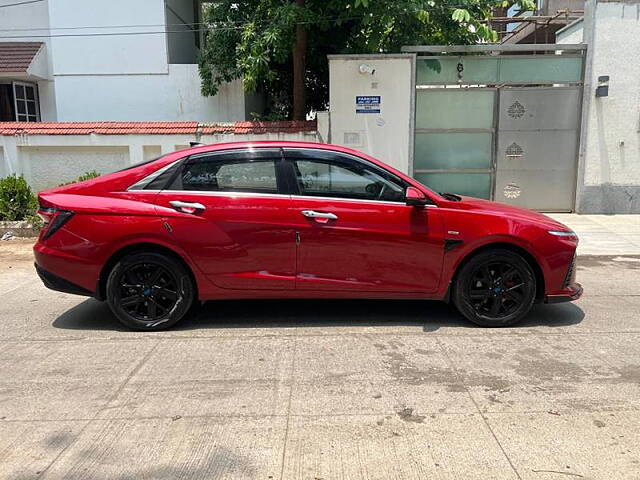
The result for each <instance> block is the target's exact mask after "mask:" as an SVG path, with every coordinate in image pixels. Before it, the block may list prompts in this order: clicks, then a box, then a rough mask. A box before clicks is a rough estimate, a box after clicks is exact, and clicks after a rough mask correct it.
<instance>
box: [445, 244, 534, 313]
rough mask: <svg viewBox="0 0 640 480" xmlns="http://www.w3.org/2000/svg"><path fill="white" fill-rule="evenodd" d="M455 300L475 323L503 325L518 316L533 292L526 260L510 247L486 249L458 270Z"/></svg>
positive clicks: (528, 305) (532, 278) (529, 301)
mask: <svg viewBox="0 0 640 480" xmlns="http://www.w3.org/2000/svg"><path fill="white" fill-rule="evenodd" d="M454 289H455V290H454V303H455V305H456V307H458V310H460V312H461V313H462V314H463V315H464V316H465V317H467V318H468V319H469V320H471V321H472V322H474V323H477V324H479V325H483V326H506V325H512V324H514V323H516V322H517V321H519V320H521V319H522V318H523V317H524V316H525V315H526V314H527V313H528V312H529V310H530V309H531V307H532V305H533V302H534V300H535V296H536V281H535V275H534V274H533V271H532V269H531V266H530V265H529V263H528V262H527V261H526V260H525V259H524V258H522V257H521V256H520V255H518V254H517V253H514V252H512V251H509V250H502V249H496V250H489V251H485V252H482V253H480V254H478V255H477V256H475V257H473V258H472V259H471V260H470V261H469V262H468V263H467V264H466V265H465V266H464V267H463V268H462V269H461V271H460V272H459V274H458V277H457V280H456V283H455V286H454Z"/></svg>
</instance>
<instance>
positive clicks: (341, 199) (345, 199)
mask: <svg viewBox="0 0 640 480" xmlns="http://www.w3.org/2000/svg"><path fill="white" fill-rule="evenodd" d="M291 199H292V200H325V201H331V202H332V201H337V202H359V203H366V204H374V205H380V204H384V205H402V206H404V207H408V206H409V205H407V204H406V203H405V202H392V201H390V200H366V199H363V198H350V197H321V196H315V195H291ZM431 206H434V207H435V205H430V204H429V205H425V207H431Z"/></svg>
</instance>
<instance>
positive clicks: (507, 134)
mask: <svg viewBox="0 0 640 480" xmlns="http://www.w3.org/2000/svg"><path fill="white" fill-rule="evenodd" d="M580 92H581V89H580V88H579V87H563V88H558V87H539V88H531V87H529V88H504V89H501V91H500V94H499V95H500V99H499V105H500V106H499V110H500V113H499V119H498V142H497V155H496V181H495V195H494V199H495V200H496V201H500V202H504V203H509V204H512V205H518V206H523V207H526V208H531V209H534V210H540V211H571V210H572V208H573V199H574V194H575V181H576V180H575V179H576V158H577V148H578V128H579V115H578V113H579V108H578V106H579V102H580Z"/></svg>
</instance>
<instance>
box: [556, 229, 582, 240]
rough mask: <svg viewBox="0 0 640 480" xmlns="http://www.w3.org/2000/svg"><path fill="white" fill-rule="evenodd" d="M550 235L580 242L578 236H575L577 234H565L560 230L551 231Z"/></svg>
mask: <svg viewBox="0 0 640 480" xmlns="http://www.w3.org/2000/svg"><path fill="white" fill-rule="evenodd" d="M549 233H550V234H551V235H554V236H556V237H562V238H566V239H567V240H574V241H576V242H577V241H578V235H576V234H575V232H563V231H560V230H549Z"/></svg>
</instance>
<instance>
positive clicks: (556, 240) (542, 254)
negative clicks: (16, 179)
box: [34, 141, 582, 330]
mask: <svg viewBox="0 0 640 480" xmlns="http://www.w3.org/2000/svg"><path fill="white" fill-rule="evenodd" d="M38 198H39V202H40V209H39V215H40V216H41V217H42V218H43V219H44V221H45V226H44V227H43V229H42V231H41V233H40V237H39V239H38V242H37V243H36V245H35V247H34V253H35V266H36V269H37V271H38V274H39V275H40V277H41V279H42V280H43V282H44V284H45V285H46V286H47V287H49V288H51V289H54V290H59V291H63V292H68V293H75V294H80V295H88V296H93V297H95V298H97V299H99V300H106V301H107V302H108V304H109V306H110V308H111V309H112V311H113V313H114V314H115V316H116V317H117V318H118V319H119V320H120V321H121V322H122V323H123V324H125V325H127V326H129V327H131V328H135V329H142V330H159V329H164V328H168V327H170V326H172V325H174V324H175V323H177V322H178V321H179V320H181V319H182V318H183V317H185V315H187V314H188V312H189V311H190V309H191V307H192V305H194V303H195V302H199V301H207V300H216V299H248V298H252V299H254V298H255V299H257V298H321V299H330V298H370V299H437V300H444V301H450V302H452V303H453V304H454V305H455V306H456V308H457V309H458V310H459V311H460V312H461V313H462V315H464V316H465V317H466V318H467V319H469V320H470V321H472V322H474V323H476V324H478V325H483V326H505V325H511V324H513V323H515V322H517V321H519V320H521V319H522V318H523V317H524V316H525V315H526V314H527V313H528V312H529V310H530V309H531V307H532V305H533V304H534V302H545V303H554V302H562V301H570V300H575V299H577V298H579V297H580V295H581V294H582V287H581V286H580V285H579V284H578V283H576V282H575V252H576V247H577V242H578V239H577V237H576V235H575V233H573V232H572V231H571V230H570V229H568V228H567V227H566V226H564V225H562V224H561V223H558V222H556V221H554V220H552V219H551V218H549V217H546V216H544V215H541V214H538V213H535V212H531V211H528V210H524V209H520V208H515V207H511V206H507V205H503V204H499V203H495V202H490V201H486V200H480V199H476V198H470V197H461V196H458V195H453V194H438V193H435V192H433V191H431V190H430V189H429V188H427V187H425V186H424V185H422V184H420V183H419V182H417V181H416V180H414V179H413V178H411V177H409V176H407V175H404V174H403V173H401V172H399V171H397V170H395V169H393V168H391V167H389V166H387V165H385V164H383V163H382V162H380V161H378V160H376V159H374V158H372V157H370V156H368V155H365V154H363V153H361V152H358V151H355V150H351V149H348V148H343V147H339V146H335V145H326V144H316V143H306V142H284V141H280V142H276V141H268V142H242V143H227V144H216V145H208V146H199V147H195V148H191V149H187V150H181V151H177V152H174V153H171V154H168V155H165V156H163V157H160V158H158V159H155V160H152V161H149V162H146V163H143V164H140V165H136V166H133V167H130V168H127V169H125V170H122V171H119V172H115V173H111V174H108V175H104V176H101V177H98V178H96V179H92V180H87V181H84V182H80V183H76V184H72V185H68V186H64V187H59V188H54V189H51V190H47V191H44V192H41V193H40V194H39V197H38Z"/></svg>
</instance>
